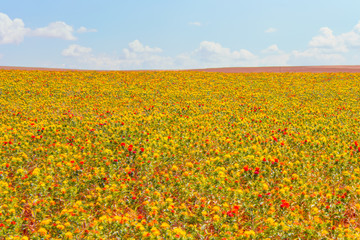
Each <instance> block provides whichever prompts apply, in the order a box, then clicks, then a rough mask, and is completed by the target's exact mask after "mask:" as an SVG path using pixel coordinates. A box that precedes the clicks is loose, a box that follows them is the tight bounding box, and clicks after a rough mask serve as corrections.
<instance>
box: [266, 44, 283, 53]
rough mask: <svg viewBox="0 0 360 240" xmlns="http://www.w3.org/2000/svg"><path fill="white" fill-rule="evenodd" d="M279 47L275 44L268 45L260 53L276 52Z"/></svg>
mask: <svg viewBox="0 0 360 240" xmlns="http://www.w3.org/2000/svg"><path fill="white" fill-rule="evenodd" d="M279 51H280V50H279V47H278V46H277V45H276V44H273V45H270V46H269V47H267V48H266V49H264V50H262V51H261V52H262V53H276V52H279Z"/></svg>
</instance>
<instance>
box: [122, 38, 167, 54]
mask: <svg viewBox="0 0 360 240" xmlns="http://www.w3.org/2000/svg"><path fill="white" fill-rule="evenodd" d="M125 51H126V52H134V53H159V52H162V49H161V48H158V47H155V48H151V47H149V46H144V45H143V44H142V43H141V42H140V41H139V40H134V41H132V42H131V43H129V48H126V49H125Z"/></svg>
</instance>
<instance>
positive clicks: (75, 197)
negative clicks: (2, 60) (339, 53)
mask: <svg viewBox="0 0 360 240" xmlns="http://www.w3.org/2000/svg"><path fill="white" fill-rule="evenodd" d="M0 113H1V115H0V144H1V147H0V159H1V162H0V236H6V239H56V238H58V239H64V238H65V239H66V238H68V239H71V238H73V239H100V238H103V239H131V238H133V239H266V238H269V239H286V238H287V239H295V238H296V239H298V238H300V239H326V238H337V239H345V238H359V237H360V235H359V233H360V226H359V224H360V221H359V220H360V219H359V213H360V204H359V203H360V202H359V196H360V184H359V183H360V168H359V160H360V158H359V156H360V146H359V145H360V138H359V132H360V122H359V121H360V115H359V114H360V75H359V74H345V73H337V74H330V73H324V74H310V73H278V74H276V73H271V74H270V73H253V74H222V73H200V72H90V71H89V72H51V71H5V70H2V71H0Z"/></svg>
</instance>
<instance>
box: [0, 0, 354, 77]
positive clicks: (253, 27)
mask: <svg viewBox="0 0 360 240" xmlns="http://www.w3.org/2000/svg"><path fill="white" fill-rule="evenodd" d="M359 9H360V1H358V0H342V1H338V0H326V1H325V0H316V1H314V0H312V1H310V0H302V1H300V0H293V1H289V0H251V1H250V0H249V1H242V0H237V1H235V0H181V1H177V0H173V1H168V0H167V1H165V0H152V1H148V0H142V1H140V0H101V1H100V0H71V1H70V0H61V1H59V0H52V1H46V0H31V1H28V0H1V6H0V65H3V66H27V67H62V68H80V69H112V70H124V69H129V70H131V69H189V68H206V67H242V66H300V65H301V66H303V65H338V64H342V65H359V64H360V13H359Z"/></svg>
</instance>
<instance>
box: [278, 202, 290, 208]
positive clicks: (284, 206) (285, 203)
mask: <svg viewBox="0 0 360 240" xmlns="http://www.w3.org/2000/svg"><path fill="white" fill-rule="evenodd" d="M281 202H282V204H281V205H280V207H281V208H289V207H290V203H288V202H287V201H286V200H281Z"/></svg>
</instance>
